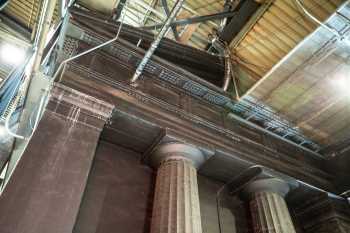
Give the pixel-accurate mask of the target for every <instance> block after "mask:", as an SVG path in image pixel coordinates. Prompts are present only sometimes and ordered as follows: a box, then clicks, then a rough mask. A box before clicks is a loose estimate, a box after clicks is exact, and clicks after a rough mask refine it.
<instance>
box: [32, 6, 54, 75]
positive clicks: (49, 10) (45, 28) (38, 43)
mask: <svg viewBox="0 0 350 233" xmlns="http://www.w3.org/2000/svg"><path fill="white" fill-rule="evenodd" d="M56 1H57V0H45V1H44V4H43V9H44V10H43V13H42V15H41V17H40V21H39V27H38V32H37V33H38V34H37V37H36V40H35V42H34V48H35V50H36V51H35V55H34V62H33V70H32V74H35V73H37V72H38V71H39V69H40V65H41V60H42V57H43V52H44V49H45V45H46V39H47V35H48V33H49V30H50V25H51V21H52V17H53V14H54V11H55V6H56Z"/></svg>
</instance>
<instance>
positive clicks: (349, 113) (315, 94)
mask: <svg viewBox="0 0 350 233" xmlns="http://www.w3.org/2000/svg"><path fill="white" fill-rule="evenodd" d="M326 23H327V25H328V26H329V27H331V28H333V29H334V30H336V31H338V32H339V36H337V35H336V34H335V33H332V32H330V31H329V30H328V29H326V28H324V27H319V28H318V29H317V30H316V31H315V32H314V33H312V34H311V35H310V36H309V37H307V38H306V39H305V40H304V41H303V42H302V43H300V44H299V45H298V46H297V47H296V48H295V49H294V50H293V52H291V53H290V54H289V55H288V56H287V57H286V58H285V59H284V61H283V62H280V63H279V64H278V65H276V66H275V67H274V68H273V69H272V70H271V71H270V72H269V73H268V74H267V75H266V76H265V77H263V79H262V81H260V83H259V85H255V86H254V88H253V89H252V90H251V91H250V92H249V97H253V98H254V99H256V100H257V102H260V103H263V104H265V105H267V106H269V107H271V108H272V109H273V110H274V111H276V113H277V114H278V115H280V116H284V117H285V118H286V119H288V120H289V122H292V124H294V125H295V126H297V127H298V128H299V129H300V130H302V131H303V133H304V134H305V135H306V136H308V137H309V138H311V139H313V140H314V141H316V142H318V143H319V144H320V145H324V146H328V145H332V144H336V143H338V142H340V141H343V140H346V139H350V95H349V90H350V79H349V73H350V62H349V61H350V60H349V58H350V43H349V39H348V38H349V31H350V3H347V4H346V5H344V6H343V7H341V8H340V9H339V10H338V13H337V14H333V15H332V17H330V18H329V19H328V20H327V21H326ZM243 98H245V97H243Z"/></svg>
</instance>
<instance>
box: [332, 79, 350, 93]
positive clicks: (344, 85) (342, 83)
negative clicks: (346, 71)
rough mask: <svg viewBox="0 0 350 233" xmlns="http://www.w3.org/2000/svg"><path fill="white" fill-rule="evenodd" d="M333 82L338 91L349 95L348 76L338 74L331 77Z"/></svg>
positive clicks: (349, 80)
mask: <svg viewBox="0 0 350 233" xmlns="http://www.w3.org/2000/svg"><path fill="white" fill-rule="evenodd" d="M333 84H334V86H335V88H336V89H337V91H338V93H339V94H341V95H344V96H349V97H350V77H346V76H343V75H342V76H339V77H336V78H335V79H333Z"/></svg>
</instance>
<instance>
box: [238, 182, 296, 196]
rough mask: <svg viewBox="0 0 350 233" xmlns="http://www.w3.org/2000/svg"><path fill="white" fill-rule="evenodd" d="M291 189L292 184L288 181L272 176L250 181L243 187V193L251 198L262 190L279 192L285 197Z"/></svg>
mask: <svg viewBox="0 0 350 233" xmlns="http://www.w3.org/2000/svg"><path fill="white" fill-rule="evenodd" d="M289 191H290V186H289V184H288V183H287V182H286V181H284V180H282V179H279V178H275V177H271V178H262V179H257V180H254V181H252V182H250V183H249V184H247V185H246V186H245V187H244V188H243V190H242V193H243V195H244V196H245V197H249V198H251V197H252V196H253V195H254V194H256V193H260V192H271V193H277V194H279V195H280V196H282V197H285V196H286V195H287V194H288V192H289Z"/></svg>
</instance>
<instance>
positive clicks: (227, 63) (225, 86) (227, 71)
mask: <svg viewBox="0 0 350 233" xmlns="http://www.w3.org/2000/svg"><path fill="white" fill-rule="evenodd" d="M230 62H231V59H230V56H229V54H227V52H225V77H224V84H223V85H222V89H223V90H224V91H227V90H228V87H229V86H230V80H231V72H232V70H231V66H230Z"/></svg>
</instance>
